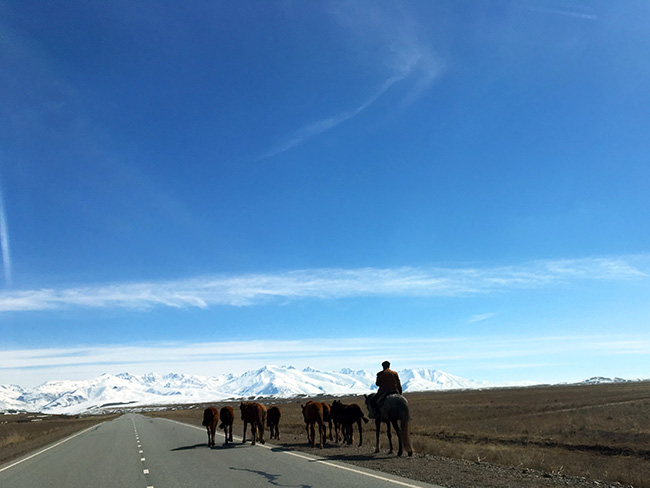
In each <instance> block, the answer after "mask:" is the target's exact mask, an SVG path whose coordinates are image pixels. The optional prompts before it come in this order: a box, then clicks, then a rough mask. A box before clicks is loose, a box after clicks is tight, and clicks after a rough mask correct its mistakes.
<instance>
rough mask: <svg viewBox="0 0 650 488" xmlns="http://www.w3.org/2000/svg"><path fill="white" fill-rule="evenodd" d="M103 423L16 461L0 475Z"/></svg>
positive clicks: (0, 471)
mask: <svg viewBox="0 0 650 488" xmlns="http://www.w3.org/2000/svg"><path fill="white" fill-rule="evenodd" d="M103 423H104V422H100V423H99V424H95V425H93V426H91V427H88V428H87V429H84V430H82V431H81V432H77V433H76V434H72V435H71V436H70V437H66V438H65V439H63V440H61V441H59V442H57V443H56V444H52V445H51V446H48V447H46V448H45V449H41V450H40V451H38V452H35V453H34V454H31V455H30V456H27V457H26V458H22V459H20V460H18V461H16V462H15V463H13V464H10V465H8V466H5V467H4V468H0V473H2V472H3V471H6V470H8V469H9V468H13V467H14V466H18V465H19V464H21V463H24V462H25V461H29V460H30V459H32V458H35V457H36V456H39V455H40V454H43V453H44V452H46V451H49V450H50V449H54V448H55V447H57V446H60V445H61V444H63V443H64V442H68V441H69V440H70V439H74V438H75V437H77V436H78V435H81V434H84V433H86V432H88V431H89V430H92V429H94V428H95V427H97V426H98V425H101V424H103Z"/></svg>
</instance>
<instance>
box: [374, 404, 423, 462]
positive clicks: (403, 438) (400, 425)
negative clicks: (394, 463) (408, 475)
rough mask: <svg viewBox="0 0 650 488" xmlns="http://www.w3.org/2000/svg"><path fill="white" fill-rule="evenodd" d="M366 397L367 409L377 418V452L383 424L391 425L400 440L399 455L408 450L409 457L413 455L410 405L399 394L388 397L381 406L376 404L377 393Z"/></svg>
mask: <svg viewBox="0 0 650 488" xmlns="http://www.w3.org/2000/svg"><path fill="white" fill-rule="evenodd" d="M364 396H365V397H366V407H367V408H368V411H369V412H372V415H373V416H374V417H375V419H376V420H375V426H376V428H377V444H376V446H375V452H379V429H380V427H381V422H386V423H389V422H390V423H391V424H392V426H393V428H394V429H395V433H396V434H397V438H398V439H399V449H398V451H397V455H398V456H401V455H402V453H403V452H404V448H406V452H407V453H408V455H409V456H412V455H413V445H412V444H411V433H410V432H409V422H410V420H411V415H410V413H409V403H408V401H407V400H406V398H404V397H403V396H402V395H400V394H399V393H392V394H390V395H387V396H386V397H385V398H384V400H383V401H382V402H381V405H377V404H376V403H375V396H376V393H372V394H370V395H364ZM388 439H389V442H390V444H391V451H392V449H393V448H392V441H390V427H388Z"/></svg>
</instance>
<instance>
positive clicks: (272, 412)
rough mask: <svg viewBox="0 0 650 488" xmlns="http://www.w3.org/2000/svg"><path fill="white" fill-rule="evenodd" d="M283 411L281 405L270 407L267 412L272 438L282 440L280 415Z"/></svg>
mask: <svg viewBox="0 0 650 488" xmlns="http://www.w3.org/2000/svg"><path fill="white" fill-rule="evenodd" d="M281 416H282V412H280V408H279V407H270V408H269V409H268V411H267V412H266V425H267V427H268V428H269V431H270V434H269V436H270V438H271V439H277V440H280V429H279V427H278V426H279V425H280V417H281Z"/></svg>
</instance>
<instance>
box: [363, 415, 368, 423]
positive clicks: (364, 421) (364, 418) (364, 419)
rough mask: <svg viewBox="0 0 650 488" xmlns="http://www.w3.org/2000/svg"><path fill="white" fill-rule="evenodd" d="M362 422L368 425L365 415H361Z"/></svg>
mask: <svg viewBox="0 0 650 488" xmlns="http://www.w3.org/2000/svg"><path fill="white" fill-rule="evenodd" d="M361 420H363V423H364V424H367V423H368V419H367V418H366V416H365V415H363V414H362V415H361Z"/></svg>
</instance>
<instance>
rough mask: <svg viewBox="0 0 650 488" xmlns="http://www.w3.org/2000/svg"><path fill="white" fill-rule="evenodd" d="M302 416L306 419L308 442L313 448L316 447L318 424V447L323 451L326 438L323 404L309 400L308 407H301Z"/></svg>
mask: <svg viewBox="0 0 650 488" xmlns="http://www.w3.org/2000/svg"><path fill="white" fill-rule="evenodd" d="M300 407H301V408H302V416H303V418H304V419H305V430H306V431H307V442H308V443H309V445H310V446H311V447H315V445H316V428H315V426H316V424H318V437H319V442H318V447H320V448H321V449H322V447H323V442H324V440H325V439H324V437H325V433H324V430H325V424H324V423H323V404H322V403H318V402H314V401H312V400H309V401H308V402H307V404H306V405H300Z"/></svg>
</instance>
